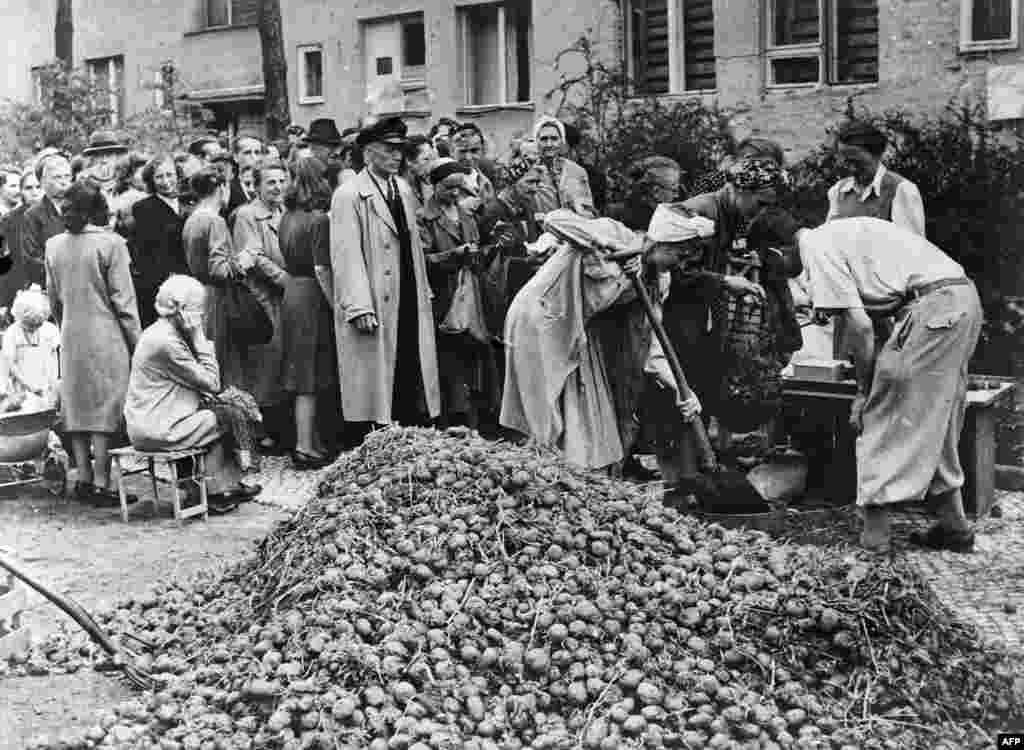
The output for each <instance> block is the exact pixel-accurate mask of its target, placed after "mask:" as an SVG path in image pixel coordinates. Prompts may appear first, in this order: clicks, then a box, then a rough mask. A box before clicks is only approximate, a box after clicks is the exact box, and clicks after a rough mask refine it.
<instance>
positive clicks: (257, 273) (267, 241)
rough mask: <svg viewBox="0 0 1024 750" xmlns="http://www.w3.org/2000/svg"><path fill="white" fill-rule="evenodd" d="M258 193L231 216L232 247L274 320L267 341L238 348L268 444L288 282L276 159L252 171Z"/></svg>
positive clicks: (272, 438) (282, 172) (280, 392)
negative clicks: (245, 258)
mask: <svg viewBox="0 0 1024 750" xmlns="http://www.w3.org/2000/svg"><path fill="white" fill-rule="evenodd" d="M253 176H254V179H255V183H256V190H257V193H258V196H257V197H256V199H255V200H253V201H252V202H251V203H247V204H245V205H244V206H242V207H240V208H239V209H238V213H237V214H236V215H235V230H234V239H235V251H236V252H238V253H239V254H241V253H248V255H251V256H252V258H253V266H252V268H251V269H249V272H248V276H247V278H248V280H249V282H250V286H251V288H252V291H253V294H254V295H255V296H256V298H257V299H258V300H259V301H260V304H261V305H263V308H264V309H265V310H266V311H267V315H269V316H270V320H271V322H273V324H274V336H273V338H272V339H271V340H270V342H269V343H267V344H264V345H262V346H252V347H249V348H248V349H247V350H246V351H244V352H243V353H242V356H241V360H242V372H243V377H242V381H243V382H242V384H241V385H240V387H241V388H242V389H243V390H246V391H249V392H250V393H252V395H253V396H254V397H255V398H256V402H257V403H258V404H259V405H260V409H261V410H263V412H264V421H265V427H266V429H267V432H268V435H269V437H268V438H267V439H266V440H264V442H263V443H262V444H261V445H262V447H263V448H264V449H265V450H267V449H273V448H275V447H276V444H277V443H279V442H280V433H278V434H277V435H273V433H275V432H278V430H277V429H275V428H279V429H281V430H282V431H283V429H284V425H285V420H284V418H283V417H284V415H282V414H279V413H276V411H277V410H278V409H279V408H280V407H281V405H282V404H283V403H284V402H285V393H284V387H283V366H284V365H283V358H284V356H283V351H284V350H283V347H282V344H281V302H282V300H283V298H284V289H285V285H286V284H287V281H288V273H287V271H285V269H284V267H285V261H284V256H283V255H281V248H280V245H279V243H278V228H279V226H280V224H281V217H282V216H284V196H285V191H286V190H287V188H288V171H287V170H286V169H285V167H284V165H283V164H281V163H280V162H269V163H266V164H263V165H262V166H261V167H259V168H257V169H256V170H255V171H254V173H253Z"/></svg>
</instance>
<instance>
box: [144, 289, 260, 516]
mask: <svg viewBox="0 0 1024 750" xmlns="http://www.w3.org/2000/svg"><path fill="white" fill-rule="evenodd" d="M155 307H156V311H157V315H159V317H158V318H157V320H156V322H155V323H153V324H152V325H151V326H149V327H148V328H147V329H146V330H145V331H144V332H143V334H142V336H141V338H140V339H139V345H138V348H137V349H136V351H135V356H134V357H133V358H132V374H131V381H130V385H129V388H128V398H127V401H126V404H125V409H124V416H125V422H126V425H127V428H128V437H129V439H130V440H131V441H132V445H133V446H135V448H137V449H138V450H141V451H176V450H191V449H195V448H207V449H208V450H207V454H206V475H207V487H208V489H209V490H210V495H209V497H208V498H207V502H208V503H209V507H210V512H212V513H225V512H228V511H231V510H234V509H235V507H236V505H237V503H239V502H244V501H246V500H250V499H252V498H253V497H255V496H256V495H257V494H259V492H260V489H261V488H260V487H258V486H254V487H246V486H245V485H243V484H242V482H241V471H240V470H239V467H238V465H237V464H236V463H235V462H234V461H233V460H232V455H231V453H230V452H228V451H226V450H225V446H224V441H223V440H222V437H223V436H224V434H225V432H226V431H227V430H226V426H225V425H224V424H222V422H221V420H220V419H219V418H218V415H217V413H216V412H215V411H214V410H213V409H211V408H209V406H208V404H207V403H205V401H206V400H207V399H209V398H210V397H213V396H216V395H217V394H219V393H220V392H221V379H220V367H219V366H218V364H217V355H216V352H215V351H214V346H213V343H212V342H211V341H210V340H209V339H208V338H206V332H205V328H206V326H205V324H204V320H203V318H204V317H205V314H206V290H205V289H204V288H203V285H202V284H201V283H200V282H198V281H196V280H195V279H193V278H192V277H191V276H184V275H175V276H171V277H170V278H169V279H167V281H165V282H164V283H163V284H162V285H161V286H160V289H159V290H158V291H157V295H156V303H155ZM181 468H184V467H179V469H181ZM179 476H181V473H179ZM196 499H197V498H192V500H193V502H194V501H195V500H196Z"/></svg>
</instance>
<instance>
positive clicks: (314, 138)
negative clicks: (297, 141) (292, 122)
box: [303, 117, 341, 146]
mask: <svg viewBox="0 0 1024 750" xmlns="http://www.w3.org/2000/svg"><path fill="white" fill-rule="evenodd" d="M303 140H305V142H306V143H317V144H321V145H323V146H337V145H340V144H341V133H339V132H338V126H337V125H335V124H334V120H332V119H330V118H329V117H321V118H320V119H318V120H313V122H311V123H309V132H308V133H306V136H305V138H304V139H303Z"/></svg>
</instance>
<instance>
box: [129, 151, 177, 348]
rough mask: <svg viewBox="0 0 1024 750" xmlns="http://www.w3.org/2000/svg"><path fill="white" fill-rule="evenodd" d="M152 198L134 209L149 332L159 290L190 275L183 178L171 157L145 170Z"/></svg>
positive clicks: (138, 275) (135, 267) (136, 264)
mask: <svg viewBox="0 0 1024 750" xmlns="http://www.w3.org/2000/svg"><path fill="white" fill-rule="evenodd" d="M142 179H143V181H144V182H145V183H146V189H147V190H149V193H150V195H149V197H148V198H143V199H142V200H140V201H139V202H138V203H135V204H134V205H133V206H132V209H131V213H132V219H133V220H134V230H133V232H132V239H131V247H132V252H133V253H134V256H133V258H132V261H133V263H132V272H133V274H134V278H135V287H136V288H137V289H138V293H139V314H140V315H141V316H142V327H143V328H145V327H147V326H149V325H150V324H151V323H153V322H155V321H156V319H157V317H158V316H157V314H156V309H155V308H154V307H153V301H154V300H155V299H156V290H157V289H159V288H160V285H161V284H162V283H164V281H166V280H167V278H168V277H170V276H171V275H172V274H177V273H183V274H187V273H188V262H187V261H186V260H185V249H184V246H183V245H182V242H181V231H182V229H183V228H184V226H185V210H184V205H183V202H182V201H181V199H180V198H179V196H178V188H179V184H180V181H181V175H180V173H179V172H178V168H177V165H176V164H175V163H174V159H173V158H172V157H170V156H168V155H166V154H165V155H160V156H156V157H154V158H153V159H150V161H149V163H147V164H146V166H145V167H143V169H142Z"/></svg>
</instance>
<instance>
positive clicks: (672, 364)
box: [632, 276, 718, 471]
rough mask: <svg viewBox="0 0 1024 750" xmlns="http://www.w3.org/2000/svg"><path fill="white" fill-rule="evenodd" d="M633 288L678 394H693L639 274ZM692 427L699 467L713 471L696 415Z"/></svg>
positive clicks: (707, 443) (709, 450)
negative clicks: (670, 372)
mask: <svg viewBox="0 0 1024 750" xmlns="http://www.w3.org/2000/svg"><path fill="white" fill-rule="evenodd" d="M632 282H633V288H634V289H635V290H636V294H637V297H639V298H640V302H641V303H642V304H643V306H644V312H645V313H647V319H648V320H649V321H650V322H651V328H652V329H653V330H654V335H655V336H657V337H658V343H660V344H661V349H662V351H663V352H665V359H667V360H668V366H669V369H670V370H671V371H672V377H674V378H675V381H676V387H677V388H678V389H679V395H680V396H681V397H682V398H683V399H688V398H690V397H691V396H692V395H693V390H692V389H691V388H690V384H689V383H687V382H686V375H684V374H683V366H682V364H680V362H679V356H678V355H677V354H676V350H675V347H674V346H672V342H671V341H669V338H668V334H667V333H666V332H665V326H663V325H662V324H661V321H660V320H658V317H657V315H656V314H655V311H654V303H653V302H652V301H651V295H650V294H649V293H648V291H647V287H646V286H644V282H643V281H642V280H641V278H640V277H639V276H633V277H632ZM689 424H690V426H691V427H692V428H693V432H694V436H695V437H696V439H697V460H698V461H699V463H700V467H701V469H703V470H705V471H714V470H715V469H716V468H717V466H718V461H717V459H716V458H715V451H714V449H713V448H712V447H711V441H710V440H709V439H708V433H707V430H705V429H704V422H703V421H702V420H701V419H700V417H697V418H696V419H694V420H693V421H692V422H690V423H689Z"/></svg>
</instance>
